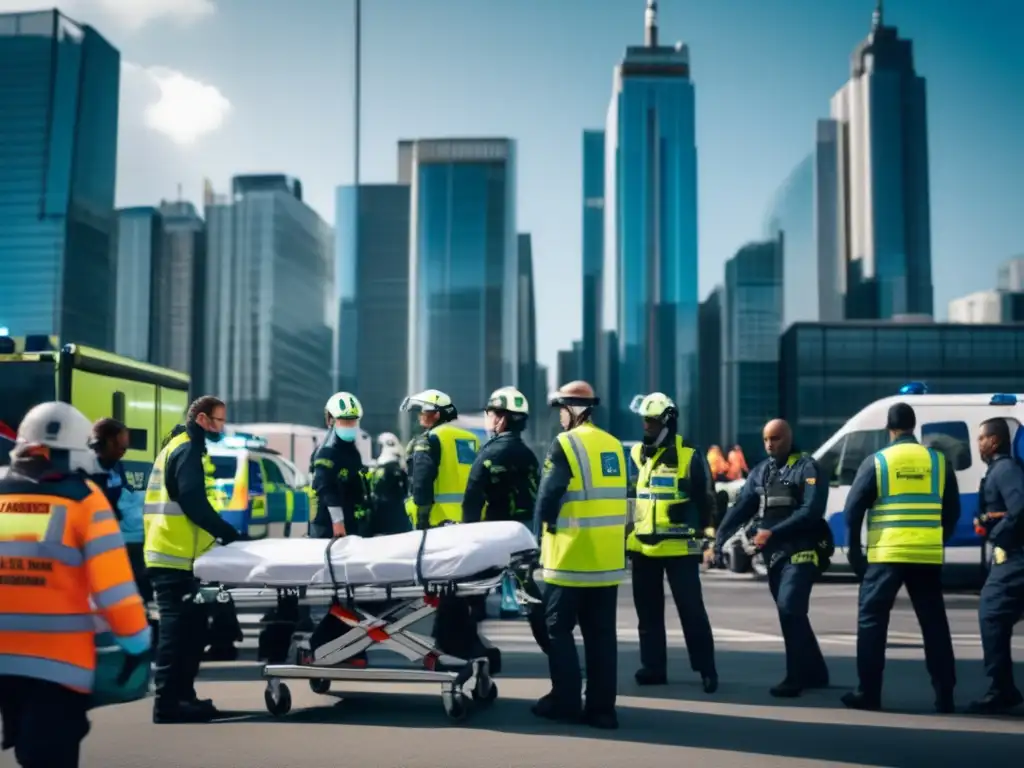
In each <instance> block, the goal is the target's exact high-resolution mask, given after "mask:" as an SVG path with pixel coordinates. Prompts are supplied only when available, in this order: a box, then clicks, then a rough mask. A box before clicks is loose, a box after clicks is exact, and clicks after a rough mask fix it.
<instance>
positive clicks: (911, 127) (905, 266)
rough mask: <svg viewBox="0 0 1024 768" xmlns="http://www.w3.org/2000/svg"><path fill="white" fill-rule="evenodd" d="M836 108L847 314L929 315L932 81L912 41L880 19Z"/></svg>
mask: <svg viewBox="0 0 1024 768" xmlns="http://www.w3.org/2000/svg"><path fill="white" fill-rule="evenodd" d="M831 110H832V118H833V119H835V120H837V121H839V122H841V123H842V124H843V130H842V131H841V133H840V153H841V157H842V158H843V164H844V167H845V172H844V181H843V183H842V186H841V189H840V193H841V197H842V209H841V210H842V211H843V213H842V216H841V221H843V222H844V229H845V232H844V238H843V239H844V243H843V249H844V252H845V256H846V258H845V262H846V264H847V269H848V274H847V278H846V279H847V293H846V317H848V318H880V319H887V318H891V317H894V316H897V315H912V314H924V315H931V314H932V311H933V300H934V296H933V290H932V271H931V221H930V197H929V188H928V183H929V182H928V131H927V110H926V101H925V81H924V78H923V77H920V76H918V75H917V73H916V72H915V71H914V56H913V46H912V43H911V41H910V40H904V39H901V38H900V37H899V34H898V31H897V29H896V28H895V27H890V26H886V25H884V24H882V23H881V20H880V19H879V20H877V23H876V25H875V27H874V28H873V29H872V31H871V33H870V35H869V36H868V38H867V39H866V40H865V41H864V42H863V43H861V44H860V45H859V46H858V47H857V49H856V51H854V54H853V70H852V72H851V76H850V80H849V81H848V82H847V83H846V85H845V86H843V88H842V89H840V91H839V92H838V93H836V95H835V96H834V97H833V98H832V105H831Z"/></svg>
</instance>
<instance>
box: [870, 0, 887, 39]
mask: <svg viewBox="0 0 1024 768" xmlns="http://www.w3.org/2000/svg"><path fill="white" fill-rule="evenodd" d="M882 10H883V9H882V0H876V2H875V12H874V13H872V14H871V31H872V32H873V31H875V30H876V29H878V28H879V27H881V26H882V25H883V24H885V19H884V17H883V16H882Z"/></svg>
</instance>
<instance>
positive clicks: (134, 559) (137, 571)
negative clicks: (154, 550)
mask: <svg viewBox="0 0 1024 768" xmlns="http://www.w3.org/2000/svg"><path fill="white" fill-rule="evenodd" d="M124 548H125V549H126V550H128V562H130V563H131V566H132V575H133V576H135V586H136V587H137V588H138V590H139V594H140V595H142V600H143V602H145V603H151V602H152V601H153V585H152V584H151V583H150V581H149V573H148V572H147V571H146V557H145V554H144V551H143V545H142V542H138V543H134V544H125V545H124Z"/></svg>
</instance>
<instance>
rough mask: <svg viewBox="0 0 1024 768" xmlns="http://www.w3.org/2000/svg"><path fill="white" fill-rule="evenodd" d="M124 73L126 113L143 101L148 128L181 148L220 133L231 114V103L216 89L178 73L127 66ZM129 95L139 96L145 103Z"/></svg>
mask: <svg viewBox="0 0 1024 768" xmlns="http://www.w3.org/2000/svg"><path fill="white" fill-rule="evenodd" d="M122 71H123V76H124V81H125V82H124V84H123V88H122V110H124V109H125V108H126V107H128V108H129V109H131V108H133V107H135V104H137V103H139V101H140V100H141V102H142V103H143V104H144V106H143V108H142V117H143V121H144V124H145V126H146V127H147V128H149V129H150V130H151V131H156V132H157V133H162V134H163V135H164V136H166V137H167V138H169V139H170V140H171V141H173V142H174V143H175V144H178V145H180V146H188V145H190V144H194V143H195V142H196V141H197V140H198V139H199V138H201V137H203V136H205V135H207V134H209V133H213V132H215V131H217V130H219V129H220V127H221V126H222V125H224V123H225V121H226V120H227V119H228V116H229V115H230V113H231V109H232V107H231V102H230V101H228V99H227V97H225V96H224V94H222V93H221V92H220V91H219V90H218V89H217V87H216V86H213V85H209V84H207V83H203V82H200V81H199V80H194V79H193V78H191V77H189V76H188V75H185V74H183V73H181V72H178V71H177V70H173V69H168V68H166V67H141V66H139V65H138V64H132V63H131V62H125V63H124V64H123V67H122ZM140 91H141V93H140ZM129 94H138V95H139V96H141V99H140V98H138V97H133V96H129ZM132 117H133V116H132V115H130V114H125V115H123V116H122V120H123V121H124V120H127V121H131V120H132Z"/></svg>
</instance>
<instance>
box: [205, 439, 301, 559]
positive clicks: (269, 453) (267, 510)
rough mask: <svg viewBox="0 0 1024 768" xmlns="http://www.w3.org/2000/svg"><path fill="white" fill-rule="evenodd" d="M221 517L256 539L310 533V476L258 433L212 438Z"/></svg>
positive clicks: (242, 532) (209, 446)
mask: <svg viewBox="0 0 1024 768" xmlns="http://www.w3.org/2000/svg"><path fill="white" fill-rule="evenodd" d="M206 445H207V453H208V454H209V456H210V460H211V461H212V462H213V476H214V485H215V487H216V489H217V492H218V497H219V498H220V499H221V503H220V505H221V509H220V510H219V512H220V514H221V517H223V518H224V519H225V520H226V521H227V522H229V523H231V525H233V526H234V527H235V529H236V530H238V532H239V533H241V534H242V535H244V536H247V537H249V538H250V539H263V538H267V537H272V538H282V537H283V538H288V537H299V536H304V535H305V534H306V529H307V527H308V524H309V513H310V507H311V506H312V494H311V492H310V491H309V488H308V486H307V485H306V484H305V483H306V480H305V474H304V473H303V472H301V471H299V469H298V468H297V467H296V466H295V465H294V464H293V463H292V462H290V461H289V460H288V459H286V458H285V457H284V456H282V455H281V454H280V453H278V452H277V451H275V450H273V449H271V448H270V447H268V445H267V441H266V440H265V439H263V438H262V437H259V436H256V435H249V434H242V433H233V434H229V435H225V436H224V438H223V439H222V440H221V441H220V442H217V443H211V442H207V444H206Z"/></svg>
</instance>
